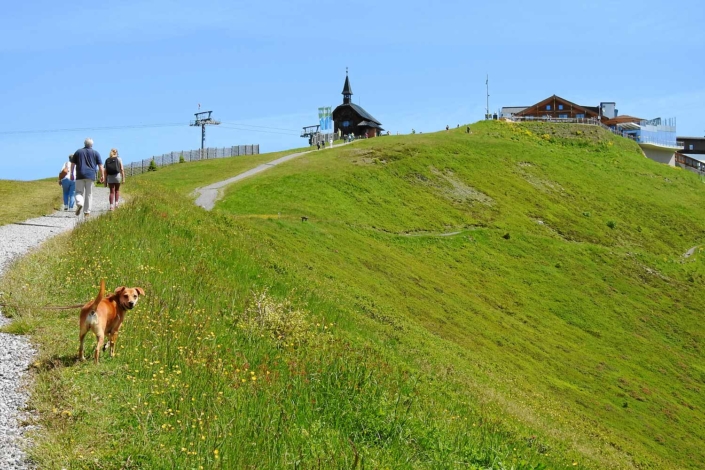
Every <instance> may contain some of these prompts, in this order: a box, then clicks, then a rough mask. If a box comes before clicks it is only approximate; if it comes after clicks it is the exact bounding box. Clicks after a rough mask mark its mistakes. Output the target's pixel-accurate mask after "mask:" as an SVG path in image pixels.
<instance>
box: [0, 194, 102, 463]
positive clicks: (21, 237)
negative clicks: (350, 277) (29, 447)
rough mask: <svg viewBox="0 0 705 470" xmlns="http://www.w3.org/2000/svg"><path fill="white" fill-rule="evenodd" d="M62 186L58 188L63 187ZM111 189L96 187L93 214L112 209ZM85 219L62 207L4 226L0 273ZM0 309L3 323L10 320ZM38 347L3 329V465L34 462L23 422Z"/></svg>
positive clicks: (0, 389) (0, 447)
mask: <svg viewBox="0 0 705 470" xmlns="http://www.w3.org/2000/svg"><path fill="white" fill-rule="evenodd" d="M59 190H60V188H57V191H59ZM108 193H109V192H108V189H107V188H105V187H102V186H101V187H95V188H94V189H93V207H92V208H91V217H95V216H99V215H101V214H103V213H105V211H107V210H108ZM83 220H84V218H83V215H80V216H79V217H76V215H75V214H74V213H73V212H71V211H58V212H55V213H53V214H50V215H46V216H43V217H37V218H34V219H29V220H26V221H24V222H20V223H16V224H10V225H3V226H0V240H1V242H0V275H2V273H3V272H4V270H5V269H7V268H8V267H9V266H10V264H11V263H12V261H14V260H15V259H16V258H17V257H19V256H22V255H23V254H25V253H27V252H28V251H30V250H31V249H32V248H35V247H37V246H39V245H40V244H41V243H42V242H43V241H44V240H46V239H48V238H51V237H53V236H55V235H58V234H60V233H62V232H66V231H68V230H71V229H73V228H74V227H75V226H76V224H77V223H80V222H82V221H83ZM1 313H2V312H0V327H2V326H5V325H7V324H8V323H9V322H10V320H9V319H7V318H6V317H5V316H4V315H2V314H1ZM34 354H35V349H34V347H33V346H32V344H31V343H30V342H29V339H28V338H27V337H25V336H16V335H9V334H6V333H0V469H3V470H5V469H12V470H25V469H29V468H31V465H30V464H29V463H28V462H27V461H26V460H25V455H24V452H22V446H23V445H26V444H27V442H26V441H25V440H24V437H23V434H24V431H25V429H23V427H22V425H21V424H20V422H21V421H22V418H23V413H24V412H23V409H24V408H25V405H26V403H27V399H28V398H29V391H28V390H27V388H26V385H27V383H26V381H27V376H26V373H27V368H28V366H29V364H30V362H31V361H32V358H33V357H34Z"/></svg>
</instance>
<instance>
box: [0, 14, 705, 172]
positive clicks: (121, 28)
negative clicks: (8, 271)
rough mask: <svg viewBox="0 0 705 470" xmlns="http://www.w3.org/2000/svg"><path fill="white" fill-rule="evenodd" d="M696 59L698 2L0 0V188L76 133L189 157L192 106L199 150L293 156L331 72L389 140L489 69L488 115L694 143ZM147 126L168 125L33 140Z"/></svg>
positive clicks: (472, 97) (702, 35) (129, 153)
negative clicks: (653, 125)
mask: <svg viewBox="0 0 705 470" xmlns="http://www.w3.org/2000/svg"><path fill="white" fill-rule="evenodd" d="M704 52H705V6H703V5H702V3H700V2H698V1H685V0H683V1H679V0H677V1H671V2H663V1H661V2H655V1H641V2H633V3H632V4H625V3H615V2H611V1H603V0H592V1H573V2H566V1H565V0H561V1H538V0H537V1H534V2H524V1H506V0H505V1H502V2H482V4H480V3H479V2H474V1H470V0H464V1H455V0H448V1H443V0H442V1H439V2H426V1H424V2H421V1H416V0H405V1H381V2H374V3H371V4H369V5H367V6H365V5H361V6H360V7H359V8H355V7H352V6H350V4H349V3H340V2H338V3H336V2H315V1H305V0H304V1H280V0H270V1H261V2H239V1H233V0H231V1H200V2H193V1H189V2H185V1H183V2H182V1H163V0H153V1H150V2H137V1H132V0H123V1H120V2H96V1H90V2H88V1H71V0H68V1H64V2H56V1H44V0H41V1H36V0H29V1H25V2H5V3H4V4H3V12H2V16H0V63H2V72H0V102H1V103H2V106H1V107H0V109H2V112H1V113H0V179H21V180H30V179H37V178H43V177H50V176H55V175H56V174H58V171H59V169H60V168H61V165H62V163H63V161H64V160H65V158H66V157H67V156H68V154H69V153H72V152H73V151H75V150H76V149H77V148H79V147H81V146H82V143H83V139H84V138H85V137H87V136H90V137H92V138H93V139H94V140H95V148H96V149H97V150H99V151H100V152H101V154H102V155H103V156H104V157H106V156H107V154H108V152H109V150H110V148H112V147H116V148H118V149H119V151H120V155H121V156H122V157H123V160H124V161H126V162H130V161H136V160H141V159H143V158H149V157H151V156H152V155H158V154H162V153H166V152H170V151H178V150H182V149H183V150H187V149H192V148H194V149H195V148H198V147H199V146H200V129H198V128H193V127H188V125H187V124H188V121H189V120H190V119H192V118H193V113H194V112H196V111H197V106H198V104H199V103H200V104H201V109H203V110H213V111H214V116H215V117H217V118H218V119H220V120H222V121H223V122H224V123H228V125H227V128H226V126H225V125H223V126H220V127H211V128H209V129H208V131H207V132H208V134H207V145H209V146H229V145H237V144H250V143H259V144H260V148H261V151H262V152H268V151H276V150H282V149H286V148H294V147H299V146H302V145H304V144H305V141H304V139H301V138H300V137H298V134H299V132H300V129H301V127H303V126H305V125H310V124H316V123H317V121H318V116H317V112H316V110H317V108H318V107H319V106H336V105H338V104H339V103H341V102H342V96H341V94H340V92H341V91H342V87H343V81H344V79H345V67H349V69H350V80H351V85H352V89H353V92H354V95H353V100H354V102H355V103H360V104H361V105H362V106H363V107H364V108H365V109H367V111H369V112H370V113H371V114H372V115H373V116H375V117H376V118H377V119H379V120H380V121H381V122H382V123H383V125H384V128H385V129H388V130H390V131H391V132H392V133H396V132H399V133H408V132H410V131H411V129H412V128H414V129H416V130H417V131H424V132H430V131H434V130H438V129H441V128H443V127H445V125H446V124H448V125H451V126H455V125H457V124H461V125H462V124H464V123H469V122H474V121H477V120H479V119H481V118H482V116H483V114H484V108H485V74H486V73H489V75H490V95H491V96H490V108H491V110H497V109H498V108H499V107H501V106H511V105H529V104H533V103H535V102H537V101H539V100H541V99H543V98H546V97H548V96H550V95H552V94H554V93H555V94H558V95H560V96H563V97H565V98H567V99H569V100H571V101H574V102H577V103H579V104H584V105H594V106H597V104H598V103H599V102H600V101H616V102H617V107H618V109H619V110H620V113H624V114H630V115H636V116H640V117H644V118H652V117H657V116H660V117H676V118H677V119H678V133H679V134H681V135H698V136H702V135H703V134H704V133H705V119H704V118H703V110H705V73H704V72H705V65H703V64H704V61H703V53H704ZM152 124H155V125H157V124H181V125H175V126H170V127H148V128H138V129H111V130H100V129H98V130H81V131H61V132H44V131H47V130H56V129H75V128H81V129H84V128H89V129H96V128H101V127H121V126H130V125H152ZM254 126H264V127H254ZM248 129H249V130H248ZM25 131H42V132H25Z"/></svg>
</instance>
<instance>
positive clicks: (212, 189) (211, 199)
mask: <svg viewBox="0 0 705 470" xmlns="http://www.w3.org/2000/svg"><path fill="white" fill-rule="evenodd" d="M351 143H353V142H345V143H342V144H338V145H334V146H332V147H330V146H329V147H326V148H325V149H323V150H322V151H324V152H325V151H326V150H328V149H331V148H338V147H342V146H343V145H349V144H351ZM311 152H318V150H306V151H305V152H298V153H292V154H291V155H285V156H283V157H280V158H277V159H276V160H272V161H271V162H267V163H262V164H261V165H258V166H256V167H254V168H252V169H251V170H247V171H245V172H242V173H240V174H239V175H236V176H233V177H232V178H228V179H226V180H223V181H219V182H217V183H213V184H209V185H208V186H204V187H202V188H196V189H195V190H194V194H196V205H197V206H200V207H203V208H204V209H205V210H207V211H209V210H211V209H213V207H215V203H216V201H218V200H219V199H221V198H222V197H223V193H222V191H220V190H221V189H222V188H224V187H225V186H228V185H229V184H233V183H236V182H238V181H240V180H244V179H245V178H248V177H250V176H252V175H256V174H257V173H261V172H263V171H266V170H269V169H270V168H272V167H274V166H277V165H279V164H280V163H284V162H288V161H289V160H293V159H294V158H296V157H300V156H301V155H306V154H307V153H311Z"/></svg>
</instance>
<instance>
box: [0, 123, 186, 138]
mask: <svg viewBox="0 0 705 470" xmlns="http://www.w3.org/2000/svg"><path fill="white" fill-rule="evenodd" d="M186 125H187V124H184V123H182V122H179V123H171V124H134V125H130V126H105V127H72V128H65V129H31V130H16V131H0V135H9V134H50V133H56V132H84V131H108V130H118V129H149V128H153V127H179V126H186Z"/></svg>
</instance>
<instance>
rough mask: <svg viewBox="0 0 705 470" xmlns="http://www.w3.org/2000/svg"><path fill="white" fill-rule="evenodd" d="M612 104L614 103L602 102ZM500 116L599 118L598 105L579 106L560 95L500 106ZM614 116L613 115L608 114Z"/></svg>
mask: <svg viewBox="0 0 705 470" xmlns="http://www.w3.org/2000/svg"><path fill="white" fill-rule="evenodd" d="M602 104H603V105H604V104H614V103H602ZM615 111H616V110H615ZM613 112H614V111H613ZM501 117H505V118H515V119H517V118H518V119H522V120H531V119H556V120H558V119H599V118H600V107H598V106H581V105H579V104H575V103H573V102H572V101H568V100H567V99H565V98H561V97H560V96H557V95H553V96H550V97H548V98H546V99H545V100H542V101H539V102H538V103H536V104H534V105H531V106H508V107H504V108H502V114H501ZM610 117H614V116H610Z"/></svg>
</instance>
